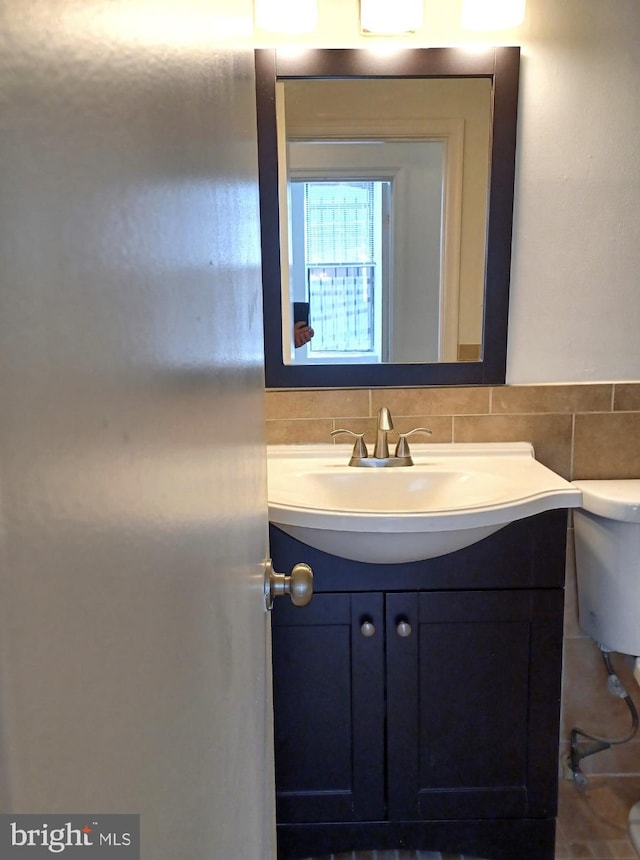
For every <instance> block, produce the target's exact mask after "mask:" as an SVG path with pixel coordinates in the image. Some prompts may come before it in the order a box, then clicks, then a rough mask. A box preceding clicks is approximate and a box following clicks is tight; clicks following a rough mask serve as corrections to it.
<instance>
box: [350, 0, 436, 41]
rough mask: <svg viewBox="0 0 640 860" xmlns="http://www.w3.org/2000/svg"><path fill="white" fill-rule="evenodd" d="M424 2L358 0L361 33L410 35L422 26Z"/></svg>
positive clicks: (415, 0)
mask: <svg viewBox="0 0 640 860" xmlns="http://www.w3.org/2000/svg"><path fill="white" fill-rule="evenodd" d="M423 15H424V0H360V29H361V30H362V32H363V33H382V34H386V35H393V34H397V33H411V32H413V31H414V30H417V29H418V28H419V27H421V26H422V20H423Z"/></svg>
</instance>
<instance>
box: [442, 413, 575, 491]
mask: <svg viewBox="0 0 640 860" xmlns="http://www.w3.org/2000/svg"><path fill="white" fill-rule="evenodd" d="M571 426H572V417H571V415H547V414H542V413H541V414H537V415H462V416H456V417H455V418H454V419H453V439H454V442H531V443H532V444H533V447H534V451H535V455H536V459H537V460H539V461H540V462H541V463H544V465H545V466H548V467H549V468H550V469H553V470H554V471H555V472H557V473H558V474H559V475H562V477H563V478H568V477H569V472H570V468H571Z"/></svg>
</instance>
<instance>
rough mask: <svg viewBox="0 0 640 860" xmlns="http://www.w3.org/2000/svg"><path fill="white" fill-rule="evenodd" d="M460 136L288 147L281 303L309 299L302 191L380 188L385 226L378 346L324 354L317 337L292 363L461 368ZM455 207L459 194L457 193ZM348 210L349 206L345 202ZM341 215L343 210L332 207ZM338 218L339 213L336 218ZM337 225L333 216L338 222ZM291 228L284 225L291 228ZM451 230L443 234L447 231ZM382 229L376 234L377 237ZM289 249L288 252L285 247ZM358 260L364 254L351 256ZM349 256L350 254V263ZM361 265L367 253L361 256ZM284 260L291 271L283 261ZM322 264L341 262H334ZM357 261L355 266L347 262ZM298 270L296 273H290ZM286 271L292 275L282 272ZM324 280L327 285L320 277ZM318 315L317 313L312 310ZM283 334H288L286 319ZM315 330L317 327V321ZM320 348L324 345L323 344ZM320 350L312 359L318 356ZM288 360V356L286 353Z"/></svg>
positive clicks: (283, 197)
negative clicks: (457, 363)
mask: <svg viewBox="0 0 640 860" xmlns="http://www.w3.org/2000/svg"><path fill="white" fill-rule="evenodd" d="M461 139H462V138H461V136H459V137H458V138H455V141H456V144H457V145H456V146H453V140H454V139H453V138H451V137H449V136H447V135H445V134H444V133H443V136H442V137H439V138H430V139H428V140H425V139H419V140H418V139H415V140H414V139H411V140H384V141H382V140H379V139H368V140H366V139H365V140H359V139H358V140H356V139H348V140H344V139H341V140H338V139H335V140H330V141H329V140H323V141H320V140H289V141H288V142H287V147H286V153H287V159H286V165H285V166H283V175H286V176H287V183H286V192H285V191H283V192H282V193H281V218H282V220H281V227H282V229H283V234H284V230H285V229H286V236H287V246H288V250H289V254H288V257H287V259H286V261H283V275H285V276H284V278H283V285H282V286H283V298H284V300H285V303H286V304H287V305H289V306H290V305H291V304H292V303H293V302H294V301H308V300H309V296H308V290H309V278H308V273H307V271H306V269H305V264H304V263H303V262H302V260H303V259H304V257H305V238H304V230H305V226H304V225H305V219H306V216H305V205H304V196H302V197H301V196H300V195H301V194H303V192H302V191H301V190H296V188H298V189H299V188H300V185H302V186H305V184H307V187H309V186H313V187H316V186H317V187H318V188H322V187H323V186H324V187H325V188H326V189H328V188H330V187H331V186H335V187H347V186H348V185H349V184H350V185H351V187H352V188H355V187H356V186H357V185H360V186H362V185H363V183H364V184H366V183H373V184H374V187H377V186H379V187H380V189H381V194H380V199H381V209H379V215H378V217H379V219H380V223H381V229H382V231H383V235H382V238H381V239H380V247H381V253H380V259H381V269H380V287H379V289H380V290H381V291H382V303H381V304H380V305H378V306H377V307H376V312H381V315H382V316H381V319H380V325H379V336H378V333H377V332H376V338H378V337H379V343H380V346H379V348H378V346H377V344H376V345H375V346H373V347H372V346H371V345H369V346H367V347H366V348H365V349H364V350H362V351H360V352H356V351H355V350H353V351H351V352H349V351H347V350H344V349H343V346H344V339H343V341H341V342H339V343H338V344H335V345H332V346H331V347H329V348H322V349H319V346H318V345H319V344H320V341H319V340H318V341H317V342H316V338H315V337H314V339H313V341H312V342H311V344H310V347H309V349H308V350H306V351H303V350H302V349H297V350H296V351H295V355H291V361H292V362H295V363H313V364H318V363H343V362H350V363H356V362H359V363H379V362H381V361H382V362H399V363H412V362H425V361H427V362H435V361H441V360H455V356H456V355H457V340H458V283H459V281H458V277H457V275H458V270H459V265H458V264H459V254H458V253H456V252H457V251H458V252H459V241H456V240H457V239H459V231H458V230H456V229H455V223H454V222H456V219H459V217H460V207H459V206H453V207H452V206H451V205H449V204H450V202H451V200H452V190H453V189H455V188H459V183H458V182H457V180H458V178H459V176H458V172H459V171H458V170H456V169H455V168H456V167H459V166H460V165H461V157H454V155H456V156H461V146H460V144H461ZM453 199H455V194H454V195H453ZM341 205H344V206H346V207H347V208H349V207H350V205H351V204H350V203H349V202H348V201H345V202H344V203H343V204H341ZM334 207H335V210H337V209H338V208H339V206H338V205H337V204H334ZM334 214H335V215H336V216H337V211H336V212H335V213H334ZM337 220H338V218H337V217H336V221H337ZM285 225H286V227H285ZM445 227H446V231H447V232H445ZM379 233H380V231H379V230H377V231H376V234H379ZM287 246H285V245H284V242H283V247H287ZM353 253H354V254H356V255H357V249H356V251H354V252H353ZM348 256H349V255H348ZM357 259H358V260H361V259H362V256H361V255H358V256H357ZM285 262H286V266H285V265H284V263H285ZM321 262H322V263H323V264H325V265H326V264H332V265H333V264H335V263H343V262H344V261H343V260H334V259H333V258H331V257H330V255H329V256H327V257H324V258H322V259H321ZM347 262H348V263H351V262H352V260H351V259H349V260H347ZM291 267H293V268H291ZM285 272H287V273H288V274H285ZM323 277H326V273H325V275H323ZM312 316H313V311H312ZM283 323H284V327H285V332H288V331H290V326H289V325H288V323H287V320H286V319H285V318H284V314H283ZM311 325H312V326H313V328H314V330H315V329H316V326H315V325H314V323H313V322H312V323H311ZM316 343H317V344H318V345H316ZM312 351H313V352H312ZM285 354H286V353H285Z"/></svg>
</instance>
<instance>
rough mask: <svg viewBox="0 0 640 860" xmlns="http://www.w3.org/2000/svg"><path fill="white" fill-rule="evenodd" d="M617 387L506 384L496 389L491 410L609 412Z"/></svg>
mask: <svg viewBox="0 0 640 860" xmlns="http://www.w3.org/2000/svg"><path fill="white" fill-rule="evenodd" d="M612 390H613V385H600V384H599V385H504V386H499V387H496V388H494V389H493V395H492V401H491V411H492V412H495V413H505V412H605V411H609V410H610V409H611V399H612Z"/></svg>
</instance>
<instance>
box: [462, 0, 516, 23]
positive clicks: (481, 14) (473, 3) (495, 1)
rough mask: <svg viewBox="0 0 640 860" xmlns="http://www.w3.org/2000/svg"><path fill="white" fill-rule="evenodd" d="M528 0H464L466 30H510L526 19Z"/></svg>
mask: <svg viewBox="0 0 640 860" xmlns="http://www.w3.org/2000/svg"><path fill="white" fill-rule="evenodd" d="M525 2H526V0H462V21H461V23H462V26H463V27H464V28H465V29H466V30H508V29H509V28H510V27H517V26H518V25H519V24H522V22H523V21H524V7H525Z"/></svg>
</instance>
